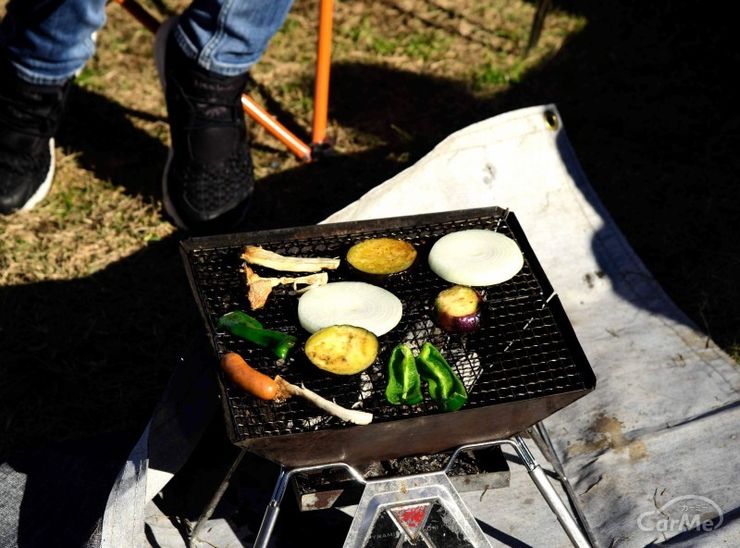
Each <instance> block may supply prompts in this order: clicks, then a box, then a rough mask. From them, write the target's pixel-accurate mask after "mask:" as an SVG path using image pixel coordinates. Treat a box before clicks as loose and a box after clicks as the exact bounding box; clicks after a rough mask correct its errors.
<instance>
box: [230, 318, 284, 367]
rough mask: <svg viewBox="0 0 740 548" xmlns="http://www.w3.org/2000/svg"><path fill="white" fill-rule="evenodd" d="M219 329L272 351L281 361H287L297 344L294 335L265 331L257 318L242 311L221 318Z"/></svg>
mask: <svg viewBox="0 0 740 548" xmlns="http://www.w3.org/2000/svg"><path fill="white" fill-rule="evenodd" d="M218 327H219V328H220V329H227V330H229V331H230V332H231V333H232V334H233V335H236V336H237V337H241V338H242V339H245V340H247V341H249V342H253V343H255V344H256V345H258V346H262V347H264V348H268V349H270V350H272V352H273V353H274V354H275V356H277V357H278V358H280V359H285V357H286V356H287V355H288V352H290V349H291V348H293V347H294V346H295V343H296V338H295V337H294V336H293V335H288V334H287V333H281V332H280V331H272V330H270V329H265V328H264V327H262V324H261V323H260V322H259V321H258V320H257V319H256V318H253V317H252V316H250V315H249V314H246V313H244V312H242V311H241V310H234V311H233V312H228V313H226V314H224V315H223V316H221V318H219V320H218Z"/></svg>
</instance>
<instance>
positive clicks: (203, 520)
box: [188, 449, 247, 546]
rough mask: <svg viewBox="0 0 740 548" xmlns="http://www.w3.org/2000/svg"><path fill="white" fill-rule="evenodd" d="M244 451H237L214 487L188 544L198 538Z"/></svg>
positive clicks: (227, 485)
mask: <svg viewBox="0 0 740 548" xmlns="http://www.w3.org/2000/svg"><path fill="white" fill-rule="evenodd" d="M246 452H247V450H246V449H242V450H241V451H239V454H238V455H237V456H236V458H235V459H234V462H233V463H232V464H231V467H230V468H229V471H228V472H226V476H224V479H223V481H222V482H221V484H220V485H219V486H218V489H216V492H215V493H214V494H213V497H211V500H210V501H209V502H208V505H207V506H206V508H205V509H204V510H203V513H202V514H201V515H200V517H199V518H198V522H197V523H196V524H195V527H193V530H192V532H191V533H190V538H189V539H188V540H189V542H188V545H190V546H192V544H193V541H195V540H196V539H197V538H198V535H199V534H200V531H201V529H203V526H204V525H205V524H206V522H207V521H208V520H209V519H210V517H211V516H212V515H213V511H214V510H215V509H216V506H218V503H219V502H220V501H221V498H222V497H223V496H224V493H225V492H226V489H227V488H228V487H229V482H230V481H231V476H233V475H234V472H236V469H237V468H238V467H239V464H240V463H241V461H242V459H243V458H244V455H245V454H246Z"/></svg>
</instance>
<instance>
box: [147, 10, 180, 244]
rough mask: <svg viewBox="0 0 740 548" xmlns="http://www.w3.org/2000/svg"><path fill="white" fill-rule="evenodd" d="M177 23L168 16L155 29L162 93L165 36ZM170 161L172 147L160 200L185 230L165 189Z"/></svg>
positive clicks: (156, 55) (170, 151)
mask: <svg viewBox="0 0 740 548" xmlns="http://www.w3.org/2000/svg"><path fill="white" fill-rule="evenodd" d="M176 24H177V17H170V18H169V19H167V20H166V21H165V22H163V23H162V24H161V25H159V28H158V29H157V32H156V33H155V35H154V64H155V66H156V67H157V75H158V76H159V85H160V87H161V88H162V93H165V92H166V91H167V82H166V80H165V74H164V56H165V51H166V49H167V37H168V36H169V35H170V32H171V31H172V27H174V26H175V25H176ZM171 163H172V147H170V148H169V149H168V150H167V161H166V162H165V164H164V170H163V171H162V202H163V204H164V210H165V212H166V213H167V215H168V216H169V217H170V219H172V222H173V223H174V224H175V226H177V227H178V228H181V229H183V230H187V226H186V225H185V223H184V222H183V221H182V219H181V218H180V216H179V215H178V214H177V212H176V211H175V206H174V204H173V203H172V200H171V199H170V194H169V192H168V191H167V174H168V173H169V171H170V164H171Z"/></svg>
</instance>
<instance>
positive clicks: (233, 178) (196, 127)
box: [156, 24, 254, 233]
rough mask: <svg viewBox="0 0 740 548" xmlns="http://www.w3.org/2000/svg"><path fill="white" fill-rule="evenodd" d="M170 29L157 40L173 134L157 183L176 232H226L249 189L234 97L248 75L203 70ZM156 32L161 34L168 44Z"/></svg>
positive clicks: (241, 209) (241, 127)
mask: <svg viewBox="0 0 740 548" xmlns="http://www.w3.org/2000/svg"><path fill="white" fill-rule="evenodd" d="M168 27H170V28H171V27H172V24H170V25H168ZM168 31H169V28H167V27H164V28H163V29H161V30H160V36H159V37H158V40H157V43H156V47H157V48H158V49H159V50H160V51H158V52H157V55H158V60H159V62H158V67H159V68H160V78H161V76H162V72H163V73H164V78H163V79H162V80H163V86H164V88H165V97H166V99H167V112H168V117H169V122H170V135H171V137H172V147H171V149H170V153H169V157H168V159H167V165H166V166H165V170H164V175H163V178H162V192H163V197H164V205H165V210H166V211H167V213H168V214H169V215H170V217H172V220H173V221H174V223H175V224H176V225H177V226H179V227H180V228H183V229H186V230H189V231H191V232H195V233H215V232H225V231H228V230H230V229H233V228H235V227H236V225H238V223H239V222H240V221H242V219H243V218H244V216H245V214H246V212H247V209H248V206H249V201H250V197H251V195H252V191H253V190H254V175H253V171H252V158H251V156H250V152H249V145H248V142H247V132H246V127H245V123H244V111H243V110H242V107H241V99H240V98H241V94H242V91H243V90H244V88H245V86H246V83H247V75H246V74H243V75H239V76H232V77H228V76H220V75H217V74H213V73H211V72H208V71H206V70H204V69H202V68H201V67H199V66H198V65H197V64H196V63H195V61H192V60H190V59H188V58H187V57H186V56H185V54H184V53H183V52H182V50H181V49H180V47H179V46H178V45H177V43H176V42H175V40H174V38H173V36H172V33H171V32H168ZM161 33H167V34H164V36H165V37H166V41H165V40H163V39H162V34H161ZM163 42H164V47H165V51H164V63H163V64H164V69H163V70H162V61H161V59H162V52H161V48H162V47H163Z"/></svg>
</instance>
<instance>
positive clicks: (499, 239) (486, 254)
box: [429, 229, 524, 287]
mask: <svg viewBox="0 0 740 548" xmlns="http://www.w3.org/2000/svg"><path fill="white" fill-rule="evenodd" d="M522 266H524V257H523V256H522V252H521V250H520V249H519V246H518V245H517V243H516V242H515V241H514V240H512V239H511V238H509V237H508V236H505V235H503V234H499V233H498V232H494V231H492V230H483V229H470V230H461V231H459V232H451V233H450V234H447V235H445V236H442V237H441V238H440V239H439V240H437V241H436V242H435V243H434V245H433V246H432V249H431V251H430V252H429V268H431V269H432V272H434V273H435V274H436V275H437V276H439V277H440V278H442V279H443V280H446V281H448V282H450V283H453V284H459V285H468V286H478V287H480V286H486V285H494V284H499V283H502V282H505V281H506V280H509V279H511V278H513V277H514V276H515V275H516V274H517V272H519V271H520V270H521V269H522Z"/></svg>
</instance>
